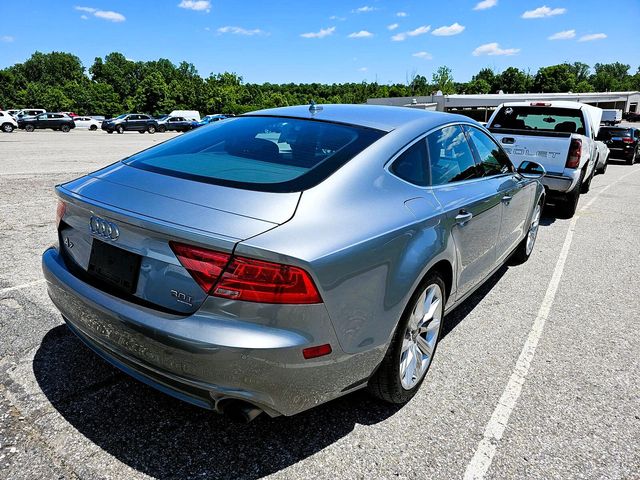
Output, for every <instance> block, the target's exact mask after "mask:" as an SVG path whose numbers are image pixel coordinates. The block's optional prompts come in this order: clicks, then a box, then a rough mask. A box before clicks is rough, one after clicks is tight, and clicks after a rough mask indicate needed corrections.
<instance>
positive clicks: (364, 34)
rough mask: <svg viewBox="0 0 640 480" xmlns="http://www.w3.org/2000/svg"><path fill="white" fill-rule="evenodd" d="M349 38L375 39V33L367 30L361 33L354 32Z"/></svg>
mask: <svg viewBox="0 0 640 480" xmlns="http://www.w3.org/2000/svg"><path fill="white" fill-rule="evenodd" d="M348 37H349V38H369V37H373V33H371V32H368V31H367V30H360V31H359V32H353V33H350V34H349V35H348Z"/></svg>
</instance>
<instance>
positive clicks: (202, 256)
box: [169, 242, 231, 293]
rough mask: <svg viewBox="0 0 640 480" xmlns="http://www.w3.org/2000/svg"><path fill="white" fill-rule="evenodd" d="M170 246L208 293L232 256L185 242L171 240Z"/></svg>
mask: <svg viewBox="0 0 640 480" xmlns="http://www.w3.org/2000/svg"><path fill="white" fill-rule="evenodd" d="M169 246H170V247H171V250H173V253H175V254H176V257H178V260H179V261H180V263H181V264H182V266H183V267H184V268H185V269H186V270H187V271H188V272H189V274H190V275H191V276H192V277H193V279H194V280H195V281H196V282H197V283H198V285H200V287H202V289H203V290H204V291H205V292H207V293H209V292H210V291H211V289H212V288H213V286H214V285H215V284H216V282H217V281H218V279H219V278H220V275H221V274H222V272H223V270H224V267H225V266H226V265H227V264H228V263H229V259H230V258H231V255H229V254H228V253H222V252H215V251H213V250H208V249H206V248H201V247H194V246H193V245H185V244H183V243H177V242H169Z"/></svg>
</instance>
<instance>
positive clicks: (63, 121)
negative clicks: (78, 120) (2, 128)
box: [18, 113, 76, 133]
mask: <svg viewBox="0 0 640 480" xmlns="http://www.w3.org/2000/svg"><path fill="white" fill-rule="evenodd" d="M18 128H22V129H23V130H26V131H27V132H33V131H34V130H35V129H36V128H50V129H52V130H61V131H63V132H65V133H66V132H68V131H69V130H71V129H72V128H76V124H75V123H73V119H72V118H71V117H70V116H68V115H65V114H64V113H41V114H40V115H36V116H35V117H21V118H19V119H18Z"/></svg>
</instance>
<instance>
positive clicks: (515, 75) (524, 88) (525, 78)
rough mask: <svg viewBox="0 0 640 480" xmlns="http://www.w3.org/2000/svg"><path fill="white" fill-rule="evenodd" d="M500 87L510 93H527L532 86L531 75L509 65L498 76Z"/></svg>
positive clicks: (497, 80)
mask: <svg viewBox="0 0 640 480" xmlns="http://www.w3.org/2000/svg"><path fill="white" fill-rule="evenodd" d="M496 82H497V83H498V84H499V85H500V89H501V90H503V91H504V92H508V93H525V92H528V91H529V90H530V88H531V83H532V82H531V77H529V75H527V74H526V73H525V72H523V71H522V70H519V69H517V68H515V67H509V68H507V69H506V70H505V71H504V72H502V73H501V74H500V75H498V76H497V78H496Z"/></svg>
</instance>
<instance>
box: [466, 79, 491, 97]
mask: <svg viewBox="0 0 640 480" xmlns="http://www.w3.org/2000/svg"><path fill="white" fill-rule="evenodd" d="M466 93H470V94H474V93H491V85H490V84H489V82H487V81H486V80H484V79H482V78H480V79H473V80H471V81H470V82H469V83H468V84H467V87H466Z"/></svg>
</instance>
